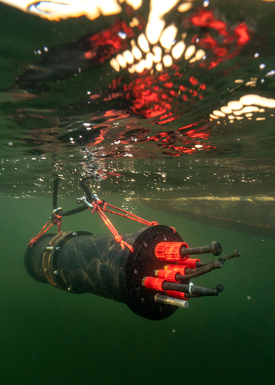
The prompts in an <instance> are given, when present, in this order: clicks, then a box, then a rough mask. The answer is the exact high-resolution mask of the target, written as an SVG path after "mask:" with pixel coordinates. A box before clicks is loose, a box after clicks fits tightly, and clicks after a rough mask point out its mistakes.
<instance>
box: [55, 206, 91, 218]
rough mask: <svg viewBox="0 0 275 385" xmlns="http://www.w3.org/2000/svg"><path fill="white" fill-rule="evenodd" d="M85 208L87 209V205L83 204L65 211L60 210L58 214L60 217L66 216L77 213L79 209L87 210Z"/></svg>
mask: <svg viewBox="0 0 275 385" xmlns="http://www.w3.org/2000/svg"><path fill="white" fill-rule="evenodd" d="M87 209H88V207H87V206H86V205H83V206H79V207H77V208H76V209H72V210H69V211H66V212H65V213H63V212H61V214H60V215H61V216H62V217H67V216H68V215H72V214H77V213H80V212H81V211H84V210H87Z"/></svg>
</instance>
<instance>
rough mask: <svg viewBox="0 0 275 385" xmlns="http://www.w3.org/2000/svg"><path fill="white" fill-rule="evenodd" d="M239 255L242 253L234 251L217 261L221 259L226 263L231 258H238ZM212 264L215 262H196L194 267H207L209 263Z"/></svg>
mask: <svg viewBox="0 0 275 385" xmlns="http://www.w3.org/2000/svg"><path fill="white" fill-rule="evenodd" d="M241 254H242V253H241V252H240V250H238V249H236V250H234V251H233V253H231V254H228V255H226V256H225V257H220V258H219V259H222V260H223V261H224V262H225V261H228V260H229V259H231V258H235V257H240V256H241ZM213 262H215V261H210V262H207V263H201V262H196V267H198V268H199V267H203V266H207V265H209V263H213Z"/></svg>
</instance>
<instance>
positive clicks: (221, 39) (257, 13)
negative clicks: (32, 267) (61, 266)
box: [0, 0, 275, 385]
mask: <svg viewBox="0 0 275 385" xmlns="http://www.w3.org/2000/svg"><path fill="white" fill-rule="evenodd" d="M4 3H8V2H0V31H1V33H0V69H1V70H0V161H1V168H0V210H1V218H2V219H1V222H0V229H1V243H2V247H1V262H2V273H1V280H0V293H1V294H0V308H1V314H0V383H1V384H3V385H18V384H19V385H21V384H22V385H23V384H28V385H32V384H37V383H39V384H41V385H47V384H51V385H65V384H66V385H73V384H79V385H86V384H87V385H88V384H98V385H105V384H133V385H135V384H141V383H142V384H144V385H149V384H159V385H164V384H167V383H169V384H173V383H183V382H184V383H187V382H190V383H191V382H192V383H193V384H194V385H201V384H203V385H204V384H205V385H208V384H209V385H210V384H211V385H216V384H224V385H231V384H243V383H250V384H257V383H264V382H265V383H272V381H273V378H274V375H275V373H274V363H273V361H274V353H275V350H274V344H275V329H274V319H275V310H274V306H273V304H274V300H275V298H274V297H275V295H274V292H275V290H274V281H275V280H274V279H275V277H274V266H273V265H274V249H275V232H274V230H275V223H274V220H275V198H274V190H275V180H274V174H275V151H274V145H275V134H274V122H275V93H274V86H275V83H274V81H275V54H274V52H275V51H274V47H275V27H274V15H275V2H273V1H262V0H233V1H230V2H227V1H222V0H213V1H212V0H210V1H198V0H194V1H180V0H171V1H169V2H167V1H160V0H159V1H157V0H150V1H149V0H148V1H147V0H143V1H142V0H140V1H134V0H125V1H118V0H110V1H102V2H97V1H90V2H86V3H85V2H84V3H83V4H84V5H83V4H82V3H81V7H82V8H81V7H80V8H81V10H79V11H77V10H76V11H75V12H76V13H75V14H73V13H72V11H71V10H72V9H73V10H74V9H75V8H74V7H72V8H70V6H69V3H70V2H67V3H68V4H67V3H66V4H67V5H66V7H65V6H64V4H63V3H65V2H54V1H49V2H33V3H32V4H31V5H29V7H25V6H23V5H22V4H23V3H24V2H22V4H21V5H22V6H21V8H23V9H18V8H15V7H12V6H10V5H8V4H4ZM85 4H86V5H87V4H88V5H89V7H87V9H86V8H85ZM105 5H106V8H104V6H105ZM64 7H65V8H64ZM60 9H61V10H62V12H63V11H64V9H65V12H67V15H68V12H69V11H70V12H71V13H70V14H69V16H70V17H65V16H64V15H63V16H59V17H56V16H55V12H57V11H59V10H60ZM68 10H69V11H68ZM24 11H26V12H24ZM57 180H58V181H59V188H58V194H57V195H58V196H57V204H58V207H62V210H63V212H66V211H68V210H71V209H75V208H76V207H79V206H78V205H77V198H80V197H82V196H83V195H84V192H83V190H82V188H81V186H80V184H79V181H81V180H85V183H87V186H88V188H89V189H90V191H91V192H92V193H93V194H97V196H98V197H99V199H103V200H105V201H106V202H107V203H110V204H112V205H115V206H117V207H120V208H122V209H123V210H127V211H130V212H133V213H134V214H136V215H138V216H139V217H141V218H145V219H146V220H148V221H150V222H152V221H157V222H158V223H159V224H161V225H166V226H171V227H173V228H175V229H176V231H177V232H178V233H179V234H180V236H181V237H182V238H183V240H184V241H185V242H187V243H188V245H189V246H190V247H196V246H205V245H210V243H211V242H212V241H218V242H220V243H221V245H222V249H223V253H222V255H223V256H226V255H228V254H230V253H232V252H233V251H234V250H235V249H239V250H241V253H242V254H241V257H239V258H233V259H231V260H229V261H227V262H226V263H225V264H224V266H223V267H222V269H217V270H215V271H213V272H210V273H209V274H206V275H202V276H200V277H197V278H194V280H193V279H192V281H193V282H194V284H196V285H200V286H205V287H209V288H213V287H215V286H216V285H218V284H222V285H223V286H224V291H223V292H221V293H219V295H218V296H209V297H207V296H205V297H202V298H190V300H189V301H188V302H189V307H188V308H179V309H177V310H176V312H175V313H174V314H172V315H171V316H170V317H168V318H166V319H164V320H159V321H152V320H149V319H146V318H143V317H140V316H138V315H136V314H134V313H133V312H132V311H131V310H130V309H129V308H128V307H127V306H126V305H125V304H124V303H121V302H116V301H113V300H111V299H106V298H103V297H100V296H96V295H93V294H82V295H78V294H72V293H69V292H65V291H63V290H58V289H56V288H54V287H52V286H51V285H50V284H44V283H41V282H37V281H36V280H34V279H33V278H32V277H30V276H29V275H28V273H27V271H26V269H25V266H24V254H25V250H26V248H27V245H28V243H29V242H30V240H31V239H32V238H33V237H35V236H36V235H37V234H38V232H39V231H40V230H41V228H42V227H43V226H44V225H45V223H46V222H47V220H48V218H49V217H50V216H51V214H52V211H53V208H55V202H54V200H55V198H54V199H53V193H54V181H57ZM85 193H86V195H87V191H85ZM107 215H108V217H109V218H110V220H111V221H112V223H113V225H114V226H115V228H116V230H117V231H118V233H119V234H120V235H122V236H124V235H125V234H133V233H135V232H136V231H138V230H139V229H140V228H141V227H143V225H141V224H140V223H137V222H134V221H129V220H128V219H126V218H123V217H117V216H114V215H112V214H109V213H107ZM57 231H58V229H57V226H53V227H52V228H51V230H50V232H51V233H56V234H57ZM62 231H64V232H65V231H89V232H91V233H93V234H96V235H104V234H110V231H109V229H108V228H107V227H106V226H105V224H104V223H103V221H102V220H101V218H100V216H99V215H98V213H97V212H94V213H93V214H92V213H91V210H85V211H82V212H79V213H77V214H75V215H71V216H68V217H64V218H63V221H62ZM200 259H201V261H202V262H208V261H211V260H212V259H213V256H212V258H211V255H209V254H205V255H202V256H200Z"/></svg>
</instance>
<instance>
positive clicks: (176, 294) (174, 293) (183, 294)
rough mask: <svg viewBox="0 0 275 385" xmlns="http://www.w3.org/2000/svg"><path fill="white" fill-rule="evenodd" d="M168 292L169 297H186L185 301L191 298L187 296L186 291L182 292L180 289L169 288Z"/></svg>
mask: <svg viewBox="0 0 275 385" xmlns="http://www.w3.org/2000/svg"><path fill="white" fill-rule="evenodd" d="M166 293H167V295H169V297H174V298H179V299H184V300H185V301H188V299H189V298H185V293H181V292H179V291H173V290H167V291H166Z"/></svg>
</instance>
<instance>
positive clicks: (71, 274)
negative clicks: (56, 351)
mask: <svg viewBox="0 0 275 385" xmlns="http://www.w3.org/2000/svg"><path fill="white" fill-rule="evenodd" d="M123 240H124V241H126V242H127V243H128V244H130V245H131V246H132V247H133V249H134V251H133V252H131V251H130V250H129V249H128V248H127V247H124V249H122V248H121V245H120V244H119V243H117V242H116V241H115V239H114V237H113V236H112V235H93V234H91V233H87V232H68V233H64V234H59V235H57V236H53V235H51V234H49V235H47V236H45V235H44V236H42V237H40V238H39V239H38V241H37V242H35V243H34V245H33V247H28V248H27V250H26V253H25V266H26V269H27V271H28V273H29V274H30V275H31V276H32V277H33V278H34V279H36V280H37V281H39V282H44V283H46V282H49V283H51V284H52V285H53V286H56V287H58V288H60V289H63V290H67V291H69V292H72V293H77V294H80V293H92V294H96V295H99V296H102V297H106V298H110V299H113V300H116V301H119V302H123V303H126V304H127V305H128V307H129V308H130V309H131V310H132V311H134V312H135V313H136V314H138V315H140V316H143V317H145V318H149V319H154V320H157V319H164V318H166V317H168V316H170V315H171V314H172V313H174V312H175V311H176V309H177V308H176V307H174V306H170V305H163V304H160V303H156V302H155V301H154V295H155V291H154V290H150V289H147V288H145V287H144V286H142V279H143V278H144V277H145V276H153V275H154V272H155V270H159V269H163V268H164V266H165V264H166V262H163V261H160V260H159V259H158V258H156V256H155V247H156V245H157V244H158V243H159V242H163V241H168V242H182V238H181V237H180V235H179V234H178V233H176V232H174V230H173V229H172V228H170V227H168V226H161V225H157V226H151V227H147V228H142V229H140V230H139V231H138V232H136V233H135V234H126V235H123Z"/></svg>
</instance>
